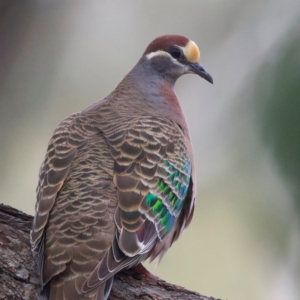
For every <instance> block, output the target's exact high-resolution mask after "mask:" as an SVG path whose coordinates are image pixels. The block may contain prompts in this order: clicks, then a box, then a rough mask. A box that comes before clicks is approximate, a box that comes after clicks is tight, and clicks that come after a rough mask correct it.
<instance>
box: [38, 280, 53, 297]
mask: <svg viewBox="0 0 300 300" xmlns="http://www.w3.org/2000/svg"><path fill="white" fill-rule="evenodd" d="M49 299H50V284H49V283H47V284H46V285H45V286H44V287H43V289H42V290H41V292H40V294H39V296H38V300H49Z"/></svg>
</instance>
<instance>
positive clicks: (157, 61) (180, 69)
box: [142, 35, 213, 83]
mask: <svg viewBox="0 0 300 300" xmlns="http://www.w3.org/2000/svg"><path fill="white" fill-rule="evenodd" d="M142 60H143V61H146V62H147V63H148V64H147V65H149V66H150V68H151V72H156V73H157V74H158V75H160V76H162V77H163V78H165V79H166V80H168V79H169V80H171V81H176V79H178V78H179V77H180V76H181V75H183V74H188V73H193V74H197V75H199V76H201V77H202V78H204V79H206V80H207V81H208V82H210V83H213V79H212V77H211V75H210V74H209V73H208V72H207V71H206V70H205V69H204V68H203V67H202V65H201V64H200V63H199V60H200V51H199V48H198V46H197V45H196V44H195V42H193V41H191V40H189V39H188V38H186V37H184V36H180V35H164V36H160V37H158V38H156V39H155V40H154V41H152V42H151V43H150V44H149V46H148V47H147V48H146V50H145V52H144V54H143V57H142Z"/></svg>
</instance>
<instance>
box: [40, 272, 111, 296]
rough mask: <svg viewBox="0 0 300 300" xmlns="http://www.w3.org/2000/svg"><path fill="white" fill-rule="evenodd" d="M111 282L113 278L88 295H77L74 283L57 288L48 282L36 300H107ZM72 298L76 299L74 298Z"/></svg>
mask: <svg viewBox="0 0 300 300" xmlns="http://www.w3.org/2000/svg"><path fill="white" fill-rule="evenodd" d="M113 281H114V278H113V277H111V278H109V279H108V280H106V281H105V282H103V284H101V285H99V286H97V287H96V288H95V290H92V291H91V292H89V293H88V294H78V293H77V290H76V287H75V281H73V283H74V284H72V285H71V286H70V282H68V283H65V284H63V285H60V286H59V287H57V286H51V281H50V282H49V283H47V284H46V285H45V286H44V288H43V290H42V291H41V292H40V294H39V296H38V300H58V299H66V300H74V299H76V300H88V299H90V300H107V298H108V296H109V294H110V291H111V288H112V284H113ZM75 294H76V295H75ZM74 296H76V297H75V298H74Z"/></svg>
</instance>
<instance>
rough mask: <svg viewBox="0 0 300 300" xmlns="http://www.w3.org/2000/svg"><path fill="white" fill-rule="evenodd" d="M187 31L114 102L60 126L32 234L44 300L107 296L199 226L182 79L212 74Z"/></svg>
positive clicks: (138, 71)
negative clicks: (125, 276) (119, 279)
mask: <svg viewBox="0 0 300 300" xmlns="http://www.w3.org/2000/svg"><path fill="white" fill-rule="evenodd" d="M199 60H200V51H199V48H198V46H197V45H196V43H195V42H193V41H192V40H190V39H188V38H186V37H184V36H180V35H163V36H160V37H158V38H156V39H154V40H153V41H152V42H151V43H150V44H149V45H148V47H147V48H146V50H145V51H144V53H143V55H142V57H141V58H140V59H139V61H138V62H137V64H136V65H135V66H134V67H133V69H132V70H131V71H130V72H129V73H128V74H127V75H126V76H125V77H124V78H123V80H121V82H120V83H119V84H118V85H117V87H116V88H115V89H114V90H113V91H112V92H111V93H110V94H109V95H108V96H107V97H105V98H103V99H102V100H100V101H98V102H96V103H95V104H93V105H91V106H89V107H88V108H86V109H84V110H82V111H80V112H77V113H73V114H71V115H70V116H68V117H67V118H65V119H64V120H63V121H62V122H61V123H60V124H59V125H58V127H57V128H56V129H55V131H54V133H53V136H52V137H51V139H50V142H49V144H48V148H47V152H46V155H45V158H44V160H43V162H42V165H41V167H40V171H39V182H38V186H37V190H36V198H37V200H36V205H35V216H34V220H33V224H32V230H31V232H30V237H31V246H32V251H33V252H34V253H35V255H36V257H37V261H38V266H39V272H40V282H41V287H42V290H41V292H40V294H39V299H48V300H54V299H63V300H73V299H80V300H87V299H92V300H106V299H107V298H108V296H109V294H110V291H111V288H112V284H113V278H114V275H115V274H116V273H118V272H119V271H121V270H123V269H128V268H133V267H136V266H140V264H141V263H142V262H143V261H145V260H146V259H150V260H151V261H152V260H153V259H155V258H157V259H158V260H160V259H161V258H162V257H163V255H164V254H165V253H166V251H167V250H168V249H169V248H170V247H171V245H172V244H173V242H174V241H176V240H177V239H178V238H179V236H180V235H181V233H182V232H183V230H184V229H185V228H186V227H187V226H188V225H189V224H190V222H191V219H192V216H193V212H194V207H195V193H196V181H195V180H196V179H195V166H194V158H193V152H192V145H191V139H190V135H189V130H188V126H187V122H186V120H185V117H184V114H183V111H182V109H181V106H180V103H179V100H178V98H177V96H176V94H175V92H174V85H175V82H176V80H177V79H178V78H179V77H180V76H182V75H184V74H197V75H199V76H200V77H202V78H204V79H205V80H207V81H208V82H210V83H213V79H212V76H211V75H210V74H209V73H208V72H207V71H206V70H205V69H204V67H203V66H202V65H201V64H200V63H199Z"/></svg>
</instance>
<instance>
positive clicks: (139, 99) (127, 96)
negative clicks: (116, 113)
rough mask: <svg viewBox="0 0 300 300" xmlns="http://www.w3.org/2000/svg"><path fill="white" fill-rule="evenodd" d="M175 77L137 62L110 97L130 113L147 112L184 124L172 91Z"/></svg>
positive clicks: (185, 128)
mask: <svg viewBox="0 0 300 300" xmlns="http://www.w3.org/2000/svg"><path fill="white" fill-rule="evenodd" d="M175 82H176V79H174V78H164V77H159V76H157V74H155V72H153V71H152V70H151V69H148V68H147V67H145V66H141V65H139V64H138V65H136V66H135V67H134V68H133V69H132V70H131V71H130V72H129V73H128V74H127V75H126V76H125V78H124V79H123V80H122V81H121V82H120V83H119V85H118V86H117V87H116V89H115V90H114V91H113V93H112V94H111V96H113V97H110V98H111V99H113V101H115V102H117V105H119V106H120V107H122V108H123V109H128V110H129V111H130V112H131V113H132V114H140V113H149V114H150V115H151V114H153V115H155V116H162V117H166V118H168V119H170V120H171V121H173V122H175V123H177V124H179V125H180V126H181V127H182V129H183V130H184V131H186V132H187V124H186V121H185V118H184V115H183V112H182V109H181V106H180V103H179V101H178V98H177V96H176V94H175V91H174V84H175Z"/></svg>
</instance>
